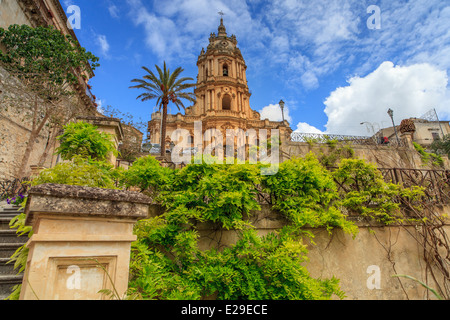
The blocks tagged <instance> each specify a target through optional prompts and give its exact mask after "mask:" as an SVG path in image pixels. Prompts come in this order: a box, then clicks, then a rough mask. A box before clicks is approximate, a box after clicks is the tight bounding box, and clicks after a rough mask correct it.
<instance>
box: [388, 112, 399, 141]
mask: <svg viewBox="0 0 450 320" xmlns="http://www.w3.org/2000/svg"><path fill="white" fill-rule="evenodd" d="M387 113H388V115H389V117H391V120H392V125H393V126H394V131H395V136H396V138H397V142H398V145H400V140H399V139H398V134H397V128H396V127H395V123H394V111H393V110H392V109H389V110H388V112H387Z"/></svg>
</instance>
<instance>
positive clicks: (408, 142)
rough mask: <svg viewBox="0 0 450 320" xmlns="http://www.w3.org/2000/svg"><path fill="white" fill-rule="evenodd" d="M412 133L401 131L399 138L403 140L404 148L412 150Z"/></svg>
mask: <svg viewBox="0 0 450 320" xmlns="http://www.w3.org/2000/svg"><path fill="white" fill-rule="evenodd" d="M412 135H413V133H412V132H403V133H402V134H401V135H400V139H401V140H402V141H403V143H404V144H405V147H406V148H408V149H411V150H414V145H413V139H412Z"/></svg>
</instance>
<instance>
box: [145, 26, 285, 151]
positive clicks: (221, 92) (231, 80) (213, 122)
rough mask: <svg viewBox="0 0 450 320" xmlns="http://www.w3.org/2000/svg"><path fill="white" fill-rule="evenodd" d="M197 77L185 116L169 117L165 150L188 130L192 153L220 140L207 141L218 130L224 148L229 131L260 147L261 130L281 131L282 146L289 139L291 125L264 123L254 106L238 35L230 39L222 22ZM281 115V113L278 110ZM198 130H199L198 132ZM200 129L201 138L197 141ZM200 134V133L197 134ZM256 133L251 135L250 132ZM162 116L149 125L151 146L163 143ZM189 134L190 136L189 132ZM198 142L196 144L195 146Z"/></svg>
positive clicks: (201, 59) (157, 115)
mask: <svg viewBox="0 0 450 320" xmlns="http://www.w3.org/2000/svg"><path fill="white" fill-rule="evenodd" d="M197 66H198V76H197V84H196V88H195V90H194V93H195V95H196V102H195V104H194V105H193V106H190V107H188V108H186V110H185V114H181V113H178V114H176V115H170V114H169V115H168V117H167V124H166V126H167V127H166V130H167V131H166V132H167V134H166V137H165V139H164V141H165V143H166V150H170V149H171V147H173V145H174V144H177V143H179V142H180V137H179V135H177V134H174V132H176V131H179V129H184V130H187V131H188V132H189V135H188V138H187V141H185V145H187V146H188V147H191V148H205V146H206V145H207V144H208V143H211V142H213V141H214V139H217V135H216V136H215V137H212V136H211V135H210V136H208V133H207V132H208V131H209V132H211V129H215V130H216V132H218V133H219V136H220V137H222V138H223V145H225V143H226V141H225V140H226V137H227V130H228V131H230V130H234V131H240V132H245V133H246V135H245V138H244V139H245V144H246V145H247V146H248V145H249V144H250V145H257V144H258V140H259V139H258V137H259V133H260V130H263V129H264V130H267V135H268V139H270V136H271V133H272V132H275V130H278V131H276V132H278V134H279V140H280V142H281V143H283V142H284V141H286V140H289V139H290V135H291V133H292V129H291V128H290V127H289V123H288V122H287V121H282V122H276V121H269V120H268V119H261V115H260V113H259V112H257V111H255V110H252V108H251V106H250V97H251V92H250V90H249V87H248V84H247V77H246V70H247V66H246V64H245V60H244V58H243V56H242V53H241V51H240V49H239V48H238V47H237V40H236V36H235V35H231V36H228V35H227V32H226V28H225V26H224V24H223V19H221V21H220V26H219V28H218V34H217V35H216V34H215V33H211V35H210V37H209V45H208V47H207V50H206V51H205V50H204V48H203V49H202V50H201V53H200V56H199V57H198V61H197ZM280 112H281V110H280ZM199 128H200V129H199ZM198 130H201V134H202V139H201V140H200V141H199V139H197V138H196V139H194V136H195V137H198V134H197V132H198ZM196 131H197V132H196ZM249 131H251V132H254V133H256V134H254V135H249V134H248V132H249ZM160 132H161V113H160V112H159V111H158V112H155V113H153V114H152V118H151V120H150V121H149V124H148V136H149V140H150V142H151V143H152V144H160V143H161V135H160ZM185 132H186V131H185ZM194 140H195V141H194Z"/></svg>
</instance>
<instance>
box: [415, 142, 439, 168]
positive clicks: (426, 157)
mask: <svg viewBox="0 0 450 320" xmlns="http://www.w3.org/2000/svg"><path fill="white" fill-rule="evenodd" d="M413 145H414V148H415V149H416V151H417V152H418V153H419V154H420V156H421V158H422V162H423V163H424V164H428V163H429V162H430V160H431V164H432V165H434V166H437V167H443V166H444V160H443V159H442V156H440V155H438V154H435V153H432V152H427V151H425V149H424V148H423V147H422V146H421V145H420V144H418V143H416V142H413Z"/></svg>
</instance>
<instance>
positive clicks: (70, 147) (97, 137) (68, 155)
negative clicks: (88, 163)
mask: <svg viewBox="0 0 450 320" xmlns="http://www.w3.org/2000/svg"><path fill="white" fill-rule="evenodd" d="M97 129H98V128H97V127H96V126H94V125H92V124H90V123H86V122H83V121H80V122H72V123H69V124H67V125H66V126H64V133H63V134H62V135H61V136H59V137H58V138H57V139H58V140H59V141H60V146H59V147H58V148H57V150H56V152H57V153H58V154H60V155H61V157H62V158H63V159H64V160H71V159H72V158H73V157H74V156H76V155H78V156H81V157H83V158H92V159H95V160H100V161H104V160H106V158H107V156H108V155H109V154H110V153H113V154H114V155H116V156H117V150H116V148H115V145H114V142H113V139H112V135H111V134H108V133H106V132H100V131H98V130H97Z"/></svg>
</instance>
